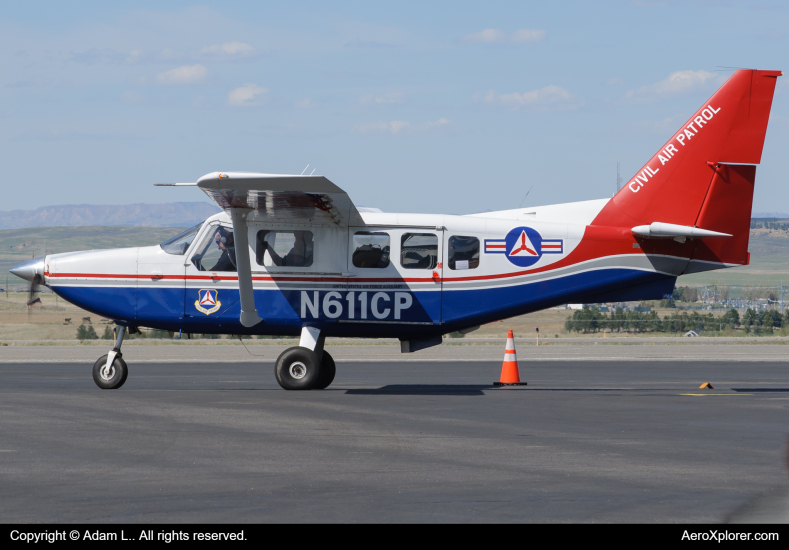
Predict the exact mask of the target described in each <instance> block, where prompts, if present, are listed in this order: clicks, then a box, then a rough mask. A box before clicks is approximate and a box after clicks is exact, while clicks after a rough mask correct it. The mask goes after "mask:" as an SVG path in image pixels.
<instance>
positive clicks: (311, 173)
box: [310, 168, 315, 176]
mask: <svg viewBox="0 0 789 550" xmlns="http://www.w3.org/2000/svg"><path fill="white" fill-rule="evenodd" d="M314 173H315V168H313V169H312V172H310V176H311V175H313V174H314Z"/></svg>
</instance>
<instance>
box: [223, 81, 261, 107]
mask: <svg viewBox="0 0 789 550" xmlns="http://www.w3.org/2000/svg"><path fill="white" fill-rule="evenodd" d="M267 92H268V88H261V87H260V86H258V85H257V84H245V85H243V86H241V87H239V88H236V89H235V90H233V91H232V92H230V93H229V94H227V102H228V104H230V105H233V106H234V107H248V106H252V105H259V104H260V103H261V101H262V100H263V99H264V98H263V97H260V96H263V95H265V94H266V93H267Z"/></svg>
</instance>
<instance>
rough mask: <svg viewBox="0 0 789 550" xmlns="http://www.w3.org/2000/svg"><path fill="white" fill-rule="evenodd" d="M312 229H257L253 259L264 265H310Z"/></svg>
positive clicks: (312, 246)
mask: <svg viewBox="0 0 789 550" xmlns="http://www.w3.org/2000/svg"><path fill="white" fill-rule="evenodd" d="M313 249H314V243H313V237H312V231H268V230H263V231H258V234H257V246H256V247H255V259H256V260H257V263H258V265H263V266H266V267H271V266H280V267H310V266H311V265H312V257H313Z"/></svg>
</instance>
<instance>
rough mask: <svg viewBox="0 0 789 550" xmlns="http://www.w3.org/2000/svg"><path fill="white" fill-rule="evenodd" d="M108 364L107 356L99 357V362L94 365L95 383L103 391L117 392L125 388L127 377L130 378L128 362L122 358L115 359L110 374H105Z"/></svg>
mask: <svg viewBox="0 0 789 550" xmlns="http://www.w3.org/2000/svg"><path fill="white" fill-rule="evenodd" d="M106 364H107V356H106V355H103V356H101V357H99V360H98V361H96V362H95V363H94V364H93V381H94V382H96V385H97V386H98V387H100V388H101V389H103V390H117V389H118V388H120V387H121V386H123V383H124V382H126V377H127V376H129V369H128V367H127V366H126V361H124V360H123V358H122V357H120V356H117V357H115V360H114V361H113V362H112V365H111V366H110V372H109V373H105V372H104V366H105V365H106Z"/></svg>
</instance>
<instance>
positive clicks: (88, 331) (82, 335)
mask: <svg viewBox="0 0 789 550" xmlns="http://www.w3.org/2000/svg"><path fill="white" fill-rule="evenodd" d="M98 339H99V335H98V334H96V330H95V329H94V328H93V325H80V326H79V328H77V340H98Z"/></svg>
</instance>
